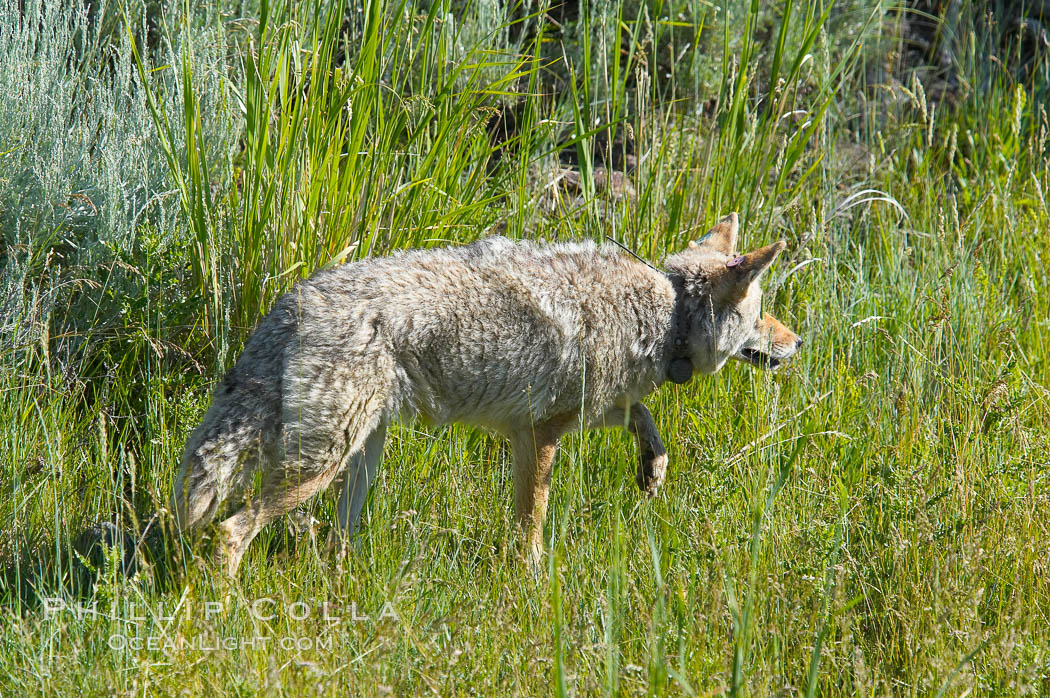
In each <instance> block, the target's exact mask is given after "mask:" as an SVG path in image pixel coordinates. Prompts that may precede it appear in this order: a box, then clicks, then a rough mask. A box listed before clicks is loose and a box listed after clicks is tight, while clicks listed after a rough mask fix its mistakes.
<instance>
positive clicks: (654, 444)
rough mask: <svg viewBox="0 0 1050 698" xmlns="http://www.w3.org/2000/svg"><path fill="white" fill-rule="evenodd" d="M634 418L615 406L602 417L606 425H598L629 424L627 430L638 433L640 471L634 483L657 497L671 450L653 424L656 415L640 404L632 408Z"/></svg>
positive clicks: (635, 436) (649, 494)
mask: <svg viewBox="0 0 1050 698" xmlns="http://www.w3.org/2000/svg"><path fill="white" fill-rule="evenodd" d="M630 415H631V418H630V419H629V420H628V419H626V418H625V417H626V413H625V410H624V409H623V408H621V407H615V408H613V409H611V410H609V411H608V412H606V413H605V414H604V415H603V416H602V424H595V425H594V426H607V427H611V426H614V425H616V426H620V425H623V424H624V422H627V424H626V427H627V430H628V431H630V432H631V433H632V434H634V439H635V441H636V442H637V443H638V470H637V472H636V473H635V477H634V481H635V482H636V483H637V484H638V489H640V490H641V491H642V492H643V493H645V494H646V495H647V496H649V497H652V496H654V495H655V494H656V493H657V491H659V489H660V485H662V484H663V481H664V476H665V475H666V474H667V450H666V449H665V448H664V443H663V441H661V440H660V433H659V432H658V431H657V430H656V425H655V424H653V416H652V415H651V414H650V413H649V410H647V409H646V408H645V405H643V404H642V403H640V402H636V403H634V404H633V405H631V412H630Z"/></svg>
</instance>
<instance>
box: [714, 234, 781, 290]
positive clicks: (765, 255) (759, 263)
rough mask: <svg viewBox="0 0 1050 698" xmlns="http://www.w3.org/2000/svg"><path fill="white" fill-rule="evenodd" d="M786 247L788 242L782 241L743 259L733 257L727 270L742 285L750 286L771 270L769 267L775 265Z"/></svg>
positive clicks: (727, 264) (749, 253) (728, 263)
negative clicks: (775, 261) (767, 270)
mask: <svg viewBox="0 0 1050 698" xmlns="http://www.w3.org/2000/svg"><path fill="white" fill-rule="evenodd" d="M785 247H787V242H785V241H783V240H780V241H779V242H774V243H773V244H772V245H766V246H765V247H762V248H760V249H757V250H755V251H754V252H748V253H747V254H746V255H744V256H742V257H733V258H732V259H731V260H729V261H728V262H726V269H728V270H729V271H730V272H732V274H733V276H735V277H736V278H737V280H739V281H740V283H745V284H749V283H751V282H752V281H754V280H755V279H757V278H758V277H759V276H761V275H762V272H764V271H765V270H766V269H768V268H769V265H770V264H772V263H773V260H775V259H776V258H777V255H778V254H780V253H781V252H783V251H784V248H785Z"/></svg>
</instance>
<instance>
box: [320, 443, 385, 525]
mask: <svg viewBox="0 0 1050 698" xmlns="http://www.w3.org/2000/svg"><path fill="white" fill-rule="evenodd" d="M385 440H386V424H380V425H379V426H378V427H376V429H375V431H373V432H372V434H371V435H370V436H369V437H368V439H366V440H365V446H364V448H363V449H362V450H361V451H358V452H357V453H355V454H354V455H352V456H351V457H350V460H349V462H348V463H347V466H346V468H345V469H344V470H343V473H342V475H341V476H340V480H339V482H338V483H337V489H338V490H339V506H338V513H337V515H336V529H335V530H333V532H332V534H333V535H332V542H333V543H338V542H344V543H345V542H346V541H348V540H350V539H351V538H353V537H354V535H355V534H356V533H357V528H358V523H359V522H360V519H361V510H362V508H364V506H365V499H367V498H368V491H369V489H370V488H371V486H372V483H373V482H374V481H375V476H376V472H377V471H378V470H379V462H380V461H381V460H382V458H383V442H384V441H385Z"/></svg>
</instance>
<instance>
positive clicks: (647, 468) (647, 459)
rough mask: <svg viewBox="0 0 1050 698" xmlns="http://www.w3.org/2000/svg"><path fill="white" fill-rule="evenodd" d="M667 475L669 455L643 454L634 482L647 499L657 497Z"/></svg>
mask: <svg viewBox="0 0 1050 698" xmlns="http://www.w3.org/2000/svg"><path fill="white" fill-rule="evenodd" d="M666 474H667V454H666V453H661V454H660V455H653V454H651V453H645V454H642V457H641V459H640V460H639V461H638V473H637V474H636V475H635V478H634V481H635V482H636V483H638V489H640V490H641V491H642V493H643V494H645V495H646V496H647V497H655V496H656V493H657V491H659V489H660V485H662V484H663V481H664V475H666Z"/></svg>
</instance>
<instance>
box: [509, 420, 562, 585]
mask: <svg viewBox="0 0 1050 698" xmlns="http://www.w3.org/2000/svg"><path fill="white" fill-rule="evenodd" d="M575 420H576V415H575V414H569V415H562V416H559V417H556V418H554V419H549V420H547V421H545V422H541V423H539V424H536V425H534V426H533V425H529V426H524V427H520V428H518V429H516V430H514V431H512V432H511V433H509V434H507V436H508V438H509V439H510V447H511V451H512V452H513V455H514V512H515V514H516V515H517V520H518V526H519V527H520V528H521V533H522V534H523V535H524V538H525V541H524V542H525V545H526V552H525V555H526V558H527V559H528V561H529V562H530V563H531V564H532V565H533V567H536V566H538V564H539V562H540V561H541V560H542V559H543V521H544V519H545V518H546V516H547V498H548V495H549V493H550V485H551V472H552V470H553V467H554V454H555V452H556V451H557V450H558V441H559V440H560V439H561V437H562V434H564V433H565V430H566V428H567V427H568V426H570V425H571V424H572V423H573V422H574V421H575Z"/></svg>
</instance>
